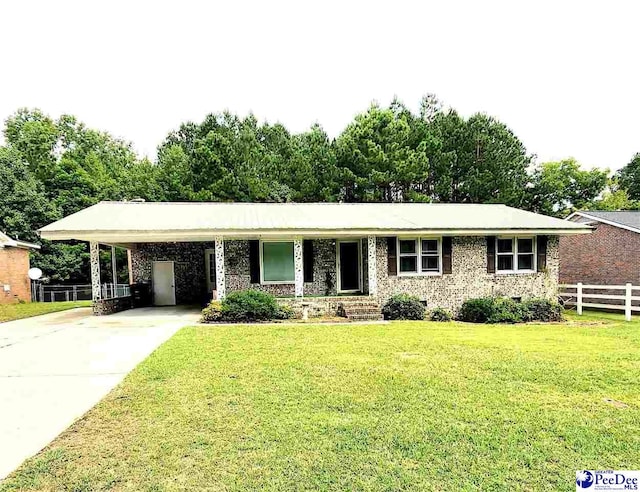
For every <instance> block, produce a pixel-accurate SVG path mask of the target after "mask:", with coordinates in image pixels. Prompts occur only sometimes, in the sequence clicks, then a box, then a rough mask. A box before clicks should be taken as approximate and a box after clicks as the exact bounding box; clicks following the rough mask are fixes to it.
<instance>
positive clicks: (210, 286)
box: [204, 248, 216, 292]
mask: <svg viewBox="0 0 640 492" xmlns="http://www.w3.org/2000/svg"><path fill="white" fill-rule="evenodd" d="M204 265H205V274H206V277H207V291H208V292H211V291H212V290H214V289H215V288H216V250H215V249H213V248H211V249H205V250H204Z"/></svg>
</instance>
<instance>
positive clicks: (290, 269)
mask: <svg viewBox="0 0 640 492" xmlns="http://www.w3.org/2000/svg"><path fill="white" fill-rule="evenodd" d="M294 270H295V269H294V266H293V242H290V241H288V242H271V241H268V242H263V243H262V281H263V282H294V281H295V271H294Z"/></svg>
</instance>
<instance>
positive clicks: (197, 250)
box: [131, 242, 228, 304]
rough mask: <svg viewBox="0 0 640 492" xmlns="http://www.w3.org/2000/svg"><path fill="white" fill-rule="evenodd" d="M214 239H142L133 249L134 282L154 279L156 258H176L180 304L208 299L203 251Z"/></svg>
mask: <svg viewBox="0 0 640 492" xmlns="http://www.w3.org/2000/svg"><path fill="white" fill-rule="evenodd" d="M214 247H215V243H213V242H202V243H140V244H137V245H136V248H135V249H133V250H132V251H131V270H132V274H133V275H132V277H133V282H134V283H149V282H151V263H152V262H153V261H162V260H166V261H173V262H175V263H174V271H175V282H176V284H175V285H176V303H177V304H199V303H201V302H202V301H203V300H205V299H206V297H207V295H208V293H207V279H206V277H205V271H204V270H205V263H204V251H205V249H213V248H214ZM227 289H228V288H227Z"/></svg>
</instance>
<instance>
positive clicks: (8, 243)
mask: <svg viewBox="0 0 640 492" xmlns="http://www.w3.org/2000/svg"><path fill="white" fill-rule="evenodd" d="M7 247H9V248H22V249H40V246H39V245H37V244H33V243H28V242H26V241H19V240H17V239H11V238H10V237H9V236H7V235H6V234H4V233H3V232H0V248H7Z"/></svg>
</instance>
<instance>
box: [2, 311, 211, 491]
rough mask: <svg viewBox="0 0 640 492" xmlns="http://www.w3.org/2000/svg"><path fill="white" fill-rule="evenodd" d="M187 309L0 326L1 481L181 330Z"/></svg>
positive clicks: (75, 315) (190, 316) (51, 317)
mask: <svg viewBox="0 0 640 492" xmlns="http://www.w3.org/2000/svg"><path fill="white" fill-rule="evenodd" d="M198 315H199V313H198V311H194V310H193V309H184V308H176V307H173V308H143V309H134V310H131V311H124V312H122V313H118V314H114V315H111V316H101V317H96V316H92V315H91V310H90V309H89V308H81V309H74V310H71V311H63V312H60V313H53V314H47V315H44V316H37V317H34V318H28V319H24V320H19V321H11V322H8V323H0V480H1V479H2V478H4V477H5V476H6V475H8V474H9V473H10V472H11V471H13V470H14V469H15V468H17V467H18V466H19V465H20V464H21V463H22V462H23V461H24V460H25V459H26V458H28V457H30V456H32V455H34V454H35V453H37V452H38V451H40V450H41V449H42V448H43V447H44V446H46V445H47V444H48V443H49V442H50V441H51V440H53V439H54V438H55V437H56V436H57V435H58V434H60V433H61V432H62V431H63V430H65V429H66V428H67V427H68V426H69V425H70V424H71V423H73V421H74V420H76V419H77V418H78V417H81V416H82V415H83V414H84V413H85V412H86V411H87V410H89V409H90V408H91V407H93V406H94V405H95V404H96V403H97V402H98V401H100V399H102V398H103V397H104V396H105V395H106V394H107V393H108V392H109V391H110V390H111V389H112V388H113V387H115V386H116V385H117V384H118V383H119V382H120V381H122V379H123V378H124V376H126V374H127V373H128V372H129V371H131V370H132V369H133V368H134V367H135V366H136V365H138V364H139V363H140V362H141V361H142V360H144V359H145V358H146V357H147V356H148V355H149V354H150V353H151V352H153V351H154V350H155V349H156V348H157V347H158V346H159V345H160V344H161V343H163V342H164V341H165V340H167V339H168V338H169V337H171V335H173V334H174V333H175V332H176V331H177V330H178V329H179V328H181V327H183V326H185V325H188V324H191V323H194V322H196V321H197V320H198V317H199V316H198Z"/></svg>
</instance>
